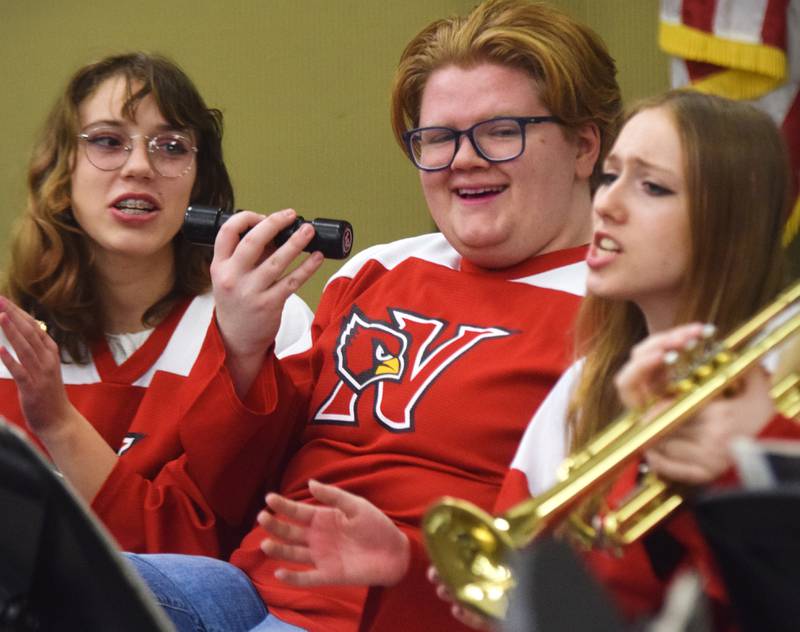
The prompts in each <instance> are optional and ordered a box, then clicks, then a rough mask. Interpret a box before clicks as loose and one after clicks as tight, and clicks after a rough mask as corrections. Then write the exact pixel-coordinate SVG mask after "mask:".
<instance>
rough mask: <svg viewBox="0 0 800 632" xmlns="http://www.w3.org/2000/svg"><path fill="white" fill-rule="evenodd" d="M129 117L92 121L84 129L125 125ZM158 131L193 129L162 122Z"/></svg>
mask: <svg viewBox="0 0 800 632" xmlns="http://www.w3.org/2000/svg"><path fill="white" fill-rule="evenodd" d="M126 121H128V119H100V120H97V121H92V122H91V123H89V124H88V125H85V126H84V127H83V129H88V128H90V127H102V126H106V127H124V126H125V122H126ZM156 131H157V132H181V133H183V134H190V133H191V130H189V128H186V127H175V126H174V125H170V124H169V123H161V124H159V125H156Z"/></svg>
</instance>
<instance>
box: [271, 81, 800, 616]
mask: <svg viewBox="0 0 800 632" xmlns="http://www.w3.org/2000/svg"><path fill="white" fill-rule="evenodd" d="M788 183H789V180H788V162H787V160H786V153H785V148H784V146H783V142H782V139H781V137H780V134H779V132H778V130H777V128H776V127H775V125H774V123H773V122H772V121H771V119H770V118H769V117H768V116H767V115H766V114H764V113H763V112H761V111H760V110H758V109H756V108H753V107H751V106H749V105H746V104H738V103H735V102H732V101H728V100H726V99H722V98H719V97H712V96H708V95H702V94H699V93H694V92H671V93H667V94H666V95H665V96H662V97H657V98H654V99H651V100H648V101H645V102H643V103H642V104H640V105H639V106H638V107H636V108H635V109H634V110H633V111H632V113H631V114H630V115H629V118H628V119H627V122H626V124H625V125H624V126H623V128H622V130H621V132H620V134H619V137H618V138H617V141H616V142H615V144H614V147H613V148H612V149H611V151H610V152H609V155H608V157H607V158H606V159H605V163H604V169H603V178H602V182H601V184H600V186H599V187H598V189H597V192H596V194H595V199H594V238H593V239H592V243H591V246H590V249H589V252H588V255H587V263H588V265H589V273H588V277H587V290H588V294H587V298H586V299H585V300H584V302H583V304H582V305H581V308H580V312H579V319H578V326H577V339H578V347H577V349H578V351H579V353H580V355H581V356H582V358H581V359H580V360H579V361H578V362H576V363H575V364H573V365H572V366H571V367H570V368H569V369H568V370H567V371H566V372H565V373H564V375H563V376H562V378H561V379H560V380H559V381H558V383H557V384H556V386H555V387H554V388H553V389H552V391H551V392H550V394H549V395H548V396H547V398H546V399H545V401H544V402H543V404H542V405H541V406H540V407H539V409H538V410H537V412H536V414H535V415H534V417H533V419H532V420H531V422H530V424H529V425H528V428H527V430H526V432H525V434H524V437H523V439H522V442H521V444H520V446H519V448H518V450H517V454H516V456H515V457H514V459H513V461H512V462H511V469H510V471H509V473H508V475H507V476H506V480H505V482H504V485H503V488H502V490H501V493H500V495H499V497H498V500H497V503H496V507H495V512H496V513H502V512H504V511H505V510H506V509H508V508H509V507H510V506H512V505H515V504H517V503H518V502H521V501H523V500H526V499H528V498H530V497H531V496H534V497H535V496H536V495H537V494H541V493H543V492H545V491H547V490H548V489H550V488H551V487H552V486H553V485H555V484H556V483H557V481H558V478H557V469H558V466H559V465H560V463H561V462H562V461H563V460H564V459H565V458H566V456H567V454H568V452H569V451H570V450H575V449H580V448H581V447H583V446H584V445H586V444H587V442H588V441H589V440H590V439H591V438H592V437H594V436H595V435H597V433H598V432H600V431H601V430H602V429H603V428H604V427H605V426H606V425H607V424H608V423H609V422H611V421H613V420H614V419H616V418H617V417H618V415H620V414H621V413H622V412H623V410H624V409H626V408H627V409H639V410H642V409H644V408H645V407H647V406H650V405H652V404H653V401H654V400H657V399H665V398H667V397H668V396H667V394H666V387H667V382H668V378H669V370H668V369H667V368H666V366H665V363H664V357H665V354H667V353H668V352H672V351H682V350H683V349H685V348H687V347H688V345H690V344H693V343H695V342H696V341H698V340H700V339H701V334H702V331H703V325H702V324H701V323H702V322H703V321H706V322H714V323H716V324H717V327H718V330H719V334H718V335H725V334H727V333H728V332H730V331H731V330H732V329H733V328H734V327H735V326H737V325H738V324H741V323H742V322H744V321H745V320H747V319H748V318H749V317H750V316H752V315H753V314H754V313H755V312H756V311H757V310H758V309H759V308H760V307H761V306H763V305H764V304H766V303H768V302H769V301H770V300H771V299H773V298H774V297H775V295H776V294H777V292H778V291H779V289H780V288H781V286H782V284H783V280H784V279H783V264H782V251H781V247H780V243H781V233H782V224H783V219H784V218H785V217H786V212H787V210H788V208H789V201H790V195H789V191H790V189H789V185H788ZM754 209H757V210H756V211H754ZM698 321H700V322H698ZM773 360H774V358H771V359H769V360H767V361H765V365H764V366H760V365H758V366H756V367H755V368H754V369H753V370H751V371H750V372H749V373H748V374H747V375H746V377H744V378H742V379H741V380H740V381H739V382H737V383H735V384H733V385H731V388H729V389H727V391H726V392H725V393H724V395H723V396H721V397H720V398H717V399H716V400H714V401H712V402H710V403H708V404H707V405H706V406H705V407H704V408H703V410H702V411H701V412H700V413H698V414H697V415H696V416H695V417H694V418H693V419H691V420H689V421H688V422H686V424H685V425H683V426H682V427H680V428H678V429H676V430H675V431H674V432H672V433H670V434H669V435H668V436H667V437H666V438H664V439H662V440H660V441H659V442H658V443H656V444H655V445H654V446H653V447H652V448H651V449H649V450H648V451H647V452H646V454H645V455H643V458H644V462H646V463H647V465H648V467H649V468H651V470H652V471H654V472H655V473H657V474H659V475H660V476H662V477H664V478H665V479H668V480H672V481H678V482H681V483H686V484H689V485H695V486H700V485H714V486H728V485H731V484H734V483H735V482H736V480H735V475H734V473H733V472H732V471H731V464H732V457H731V453H730V446H731V442H732V440H733V439H734V438H736V437H741V436H758V437H773V438H774V437H780V438H790V439H794V440H797V439H798V438H800V428H798V426H797V423H796V422H795V421H794V420H789V419H786V418H785V417H783V416H781V415H779V414H776V412H775V408H774V405H773V402H772V399H771V397H770V394H769V389H770V380H769V371H770V366H772V361H773ZM615 375H616V378H614V376H615ZM659 409H663V407H661V406H656V407H655V408H654V409H653V411H652V413H649V414H657V413H658V412H659ZM642 462H643V461H641V460H637V461H632V462H630V463H628V464H626V467H625V468H624V469H623V471H622V473H621V474H620V475H619V477H618V479H617V480H616V481H615V482H614V483H613V485H612V487H611V489H610V490H609V491H608V493H607V494H606V497H605V500H606V502H607V503H608V504H609V506H611V507H614V506H617V505H618V504H619V503H620V502H621V501H623V500H624V499H625V498H626V497H627V496H628V494H629V492H630V491H631V490H632V489H633V488H634V487H635V486H636V484H637V480H638V477H639V473H640V471H641V468H640V466H641V464H642ZM310 489H311V493H312V494H313V495H314V496H315V497H316V498H317V499H318V500H319V501H320V504H319V505H315V506H309V505H306V504H304V503H298V502H296V501H295V500H293V499H291V498H287V497H284V496H280V495H277V494H272V495H270V496H268V499H267V502H268V506H269V507H270V509H272V512H273V513H272V514H269V513H267V512H262V514H260V516H259V520H260V522H261V524H262V525H263V526H264V527H265V529H266V530H267V531H268V532H269V533H270V534H273V536H275V537H277V538H279V539H280V543H279V544H276V543H274V542H273V541H272V540H266V541H265V542H264V544H263V546H264V549H265V551H267V552H268V553H269V554H270V555H271V556H273V557H275V558H276V559H283V560H288V561H302V562H304V567H303V568H302V569H301V570H299V571H297V570H291V569H290V568H281V569H279V570H278V571H277V573H278V574H279V576H280V577H283V578H284V579H286V580H287V581H291V582H293V583H296V584H299V585H307V586H312V585H315V584H317V583H323V584H328V583H333V584H337V583H356V584H358V583H372V584H389V585H392V584H397V583H398V582H402V581H403V569H404V566H405V564H406V563H407V562H406V559H407V557H408V552H407V550H405V549H404V548H403V547H401V546H398V544H397V541H398V539H399V538H400V536H401V535H402V534H401V532H400V530H399V529H398V528H397V527H396V526H395V525H394V524H392V522H390V521H388V520H385V519H384V516H383V514H382V512H381V511H380V510H379V509H378V508H377V507H375V506H374V505H373V504H371V503H369V502H367V501H365V500H364V499H362V498H358V497H356V496H354V495H352V494H350V493H348V492H347V491H344V490H341V489H338V488H335V487H331V486H326V485H322V484H320V483H318V482H312V483H311V486H310ZM587 562H588V566H589V568H590V569H592V570H593V571H594V573H595V574H596V576H597V577H598V578H599V579H600V580H601V582H602V583H603V584H604V585H605V587H606V588H607V589H608V590H609V593H610V596H612V597H613V598H614V599H615V601H616V603H617V605H618V606H619V609H620V611H621V613H623V614H624V615H625V616H626V618H627V619H629V620H638V619H641V618H643V617H647V616H652V615H653V614H654V613H656V612H658V609H659V607H660V606H661V601H662V599H663V597H664V593H665V589H666V587H667V585H668V582H669V580H670V579H671V578H672V577H673V576H674V575H675V574H676V573H677V572H678V571H680V570H681V569H684V568H687V567H692V568H695V569H697V570H698V572H699V573H700V574H701V576H702V577H703V580H704V581H703V585H704V589H705V592H706V594H707V595H708V597H709V600H710V603H711V604H712V611H713V615H714V626H715V629H718V630H733V629H736V623H735V610H734V608H735V604H733V605H732V604H730V603H729V600H728V597H727V594H726V592H725V587H724V585H723V583H722V581H721V578H720V575H719V573H718V570H717V568H716V564H715V561H714V559H713V557H712V556H711V554H710V551H709V549H708V547H707V545H706V543H705V541H704V540H703V538H702V537H701V534H700V532H699V530H698V529H697V527H696V525H695V524H694V521H693V519H692V516H691V513H690V512H689V511H679V512H678V513H677V514H675V516H673V517H672V518H670V519H669V520H668V521H667V522H665V523H663V525H661V526H660V527H659V528H658V529H656V530H655V531H654V532H653V533H652V534H651V535H648V536H647V538H645V540H644V541H641V540H640V541H637V542H635V543H634V544H632V545H630V546H628V547H627V548H625V549H624V551H623V555H622V557H616V556H615V555H614V554H612V553H609V552H605V551H594V552H590V553H588V555H587ZM434 579H435V574H434ZM398 585H401V584H398ZM438 592H439V594H440V595H441V596H442V597H443V598H444V599H445V600H449V599H450V596H449V595H448V593H447V589H446V588H445V587H444V586H439V587H438ZM453 614H454V615H455V616H456V617H457V618H458V619H460V620H461V621H462V622H465V623H468V624H470V625H471V626H472V627H475V628H479V629H483V628H485V629H489V628H490V627H492V626H491V623H490V622H488V621H486V620H484V619H482V618H481V617H479V616H478V615H477V614H475V613H474V612H473V611H471V610H469V609H467V608H465V607H464V606H461V605H459V604H456V605H454V606H453ZM397 616H398V617H401V616H402V614H400V613H399V610H398V613H397ZM387 620H388V619H387ZM638 623H641V622H638ZM387 629H388V628H387Z"/></svg>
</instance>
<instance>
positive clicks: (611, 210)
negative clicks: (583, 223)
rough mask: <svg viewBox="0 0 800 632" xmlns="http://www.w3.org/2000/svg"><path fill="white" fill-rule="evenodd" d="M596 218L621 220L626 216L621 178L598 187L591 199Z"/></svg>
mask: <svg viewBox="0 0 800 632" xmlns="http://www.w3.org/2000/svg"><path fill="white" fill-rule="evenodd" d="M592 209H593V210H594V214H595V216H596V218H599V219H603V220H606V221H610V222H615V223H619V222H623V221H625V218H626V217H627V210H626V208H625V203H624V196H623V186H622V183H621V178H617V179H616V180H614V181H613V182H611V183H609V184H604V185H602V186H600V187H598V189H597V191H595V194H594V200H593V201H592Z"/></svg>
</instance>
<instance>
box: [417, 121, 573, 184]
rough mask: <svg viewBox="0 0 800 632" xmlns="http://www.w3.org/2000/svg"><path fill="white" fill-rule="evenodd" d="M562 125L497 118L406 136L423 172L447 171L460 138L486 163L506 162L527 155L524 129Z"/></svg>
mask: <svg viewBox="0 0 800 632" xmlns="http://www.w3.org/2000/svg"><path fill="white" fill-rule="evenodd" d="M541 123H561V120H560V119H559V118H558V117H557V116H498V117H495V118H491V119H488V120H486V121H480V122H478V123H475V125H473V126H472V127H469V128H467V129H453V128H452V127H418V128H416V129H411V130H408V131H407V132H406V133H405V134H403V140H404V141H405V144H406V150H407V151H408V155H409V157H410V158H411V161H412V162H413V163H414V165H415V166H416V167H417V168H418V169H422V170H423V171H441V170H442V169H447V168H448V167H449V166H450V165H451V164H452V163H453V160H454V159H455V157H456V153H458V148H459V146H460V144H461V137H462V136H466V137H467V138H469V142H470V143H472V147H473V148H474V149H475V153H477V154H478V155H479V156H480V157H481V158H483V159H484V160H488V161H489V162H507V161H509V160H514V158H518V157H519V156H521V155H522V152H524V151H525V127H526V126H527V125H539V124H541Z"/></svg>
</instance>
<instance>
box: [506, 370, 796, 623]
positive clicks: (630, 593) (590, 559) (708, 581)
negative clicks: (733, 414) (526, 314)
mask: <svg viewBox="0 0 800 632" xmlns="http://www.w3.org/2000/svg"><path fill="white" fill-rule="evenodd" d="M775 360H776V357H775V356H774V355H772V356H768V357H767V358H766V359H765V360H764V362H763V364H764V365H765V368H767V369H768V370H769V367H771V366H774V363H775ZM583 366H584V362H583V360H582V359H581V360H579V361H577V362H575V363H574V364H573V365H572V366H571V367H570V368H569V369H567V371H565V373H564V375H563V376H562V377H561V378H560V379H559V381H558V383H557V384H556V385H555V386H554V387H553V390H552V391H550V394H549V395H548V396H547V398H546V399H545V401H544V402H542V405H541V406H540V407H539V409H538V410H537V411H536V414H535V415H534V416H533V419H532V420H531V423H530V425H529V426H528V428H527V429H526V430H525V434H524V436H523V439H522V441H521V442H520V445H519V448H518V450H517V453H516V455H515V456H514V459H513V461H512V462H511V468H510V469H509V471H508V473H507V475H506V479H505V481H503V487H502V489H501V492H500V494H499V495H498V500H497V504H496V506H495V509H494V513H496V514H499V513H503V512H505V511H507V510H508V509H509V508H510V507H513V506H514V505H516V504H517V503H520V502H522V501H524V500H527V499H528V498H530V497H531V496H533V497H535V496H537V495H539V494H541V493H543V492H545V491H547V490H548V489H550V488H551V487H552V486H553V485H555V484H556V483H557V482H558V477H557V470H558V467H559V465H560V464H561V462H562V461H563V460H564V459H565V458H566V457H567V456H568V454H569V443H570V437H569V429H568V426H567V410H568V406H569V402H570V400H571V399H572V396H573V393H574V391H575V389H576V387H577V385H578V381H579V379H580V376H581V371H582V370H583ZM759 436H760V437H761V438H783V439H787V438H788V439H795V440H796V439H798V438H800V426H798V424H797V423H796V422H794V421H792V420H788V419H786V418H784V417H781V416H780V415H777V416H776V417H775V418H774V419H773V420H772V421H771V422H770V423H769V424H767V426H766V427H765V428H764V429H762V431H761V433H760V435H759ZM638 466H639V461H638V460H635V461H632V462H630V463H628V464H627V465H626V466H625V467H624V468H623V469H622V471H621V472H620V474H619V475H618V476H617V478H616V480H615V482H614V483H613V485H612V487H611V489H610V491H609V493H608V495H607V497H606V502H607V503H608V505H609V506H610V507H618V506H619V505H620V504H622V503H624V502H625V499H626V497H628V495H629V494H630V492H631V491H632V490H633V489H634V488H635V487H636V485H637V474H638ZM734 483H736V477H735V475H734V473H733V472H730V473H729V474H728V475H726V476H725V477H723V478H722V479H720V480H719V481H717V483H715V485H719V486H729V485H731V484H734ZM663 529H664V530H665V531H666V533H668V534H669V535H670V536H671V537H672V538H674V539H675V541H676V542H678V543H680V546H682V547H683V548H684V549H685V550H686V555H685V558H684V559H683V561H682V562H681V563H680V564H679V565H678V566H675V569H678V568H685V567H686V566H692V567H694V568H696V569H697V570H698V571H699V572H700V574H701V576H702V577H703V579H704V589H705V591H706V593H707V595H708V596H709V597H710V598H711V599H712V601H713V603H714V604H716V605H717V607H718V608H719V609H720V612H718V613H717V614H718V615H721V616H722V619H723V620H727V618H728V617H730V614H729V612H727V605H726V604H727V601H728V599H727V595H726V593H725V589H724V586H723V585H722V581H721V579H720V576H719V573H718V571H717V569H716V566H715V563H714V561H713V558H712V556H711V554H710V552H709V550H708V547H707V546H706V544H705V541H704V540H703V538H702V536H701V534H700V532H699V530H698V528H697V526H696V524H695V523H694V520H693V518H692V516H691V514H690V513H689V512H685V511H679V512H678V513H677V514H676V515H675V516H673V517H671V518H670V519H669V520H667V521H666V522H665V523H664V524H663ZM585 558H586V562H587V565H588V566H589V568H591V570H592V571H593V572H594V574H595V575H596V576H597V577H598V579H599V580H600V581H601V583H602V584H603V586H604V587H605V588H606V589H607V590H608V592H609V595H610V596H611V597H612V598H613V600H614V602H615V603H616V605H617V607H618V608H619V610H620V612H621V613H622V614H623V615H624V616H625V617H626V618H627V619H630V620H636V619H639V618H641V617H646V616H652V615H653V614H655V613H656V612H658V610H659V609H660V607H661V605H662V601H663V598H664V595H665V593H666V589H667V586H668V581H669V580H670V579H671V577H672V574H669V575H667V576H663V577H661V576H658V575H657V574H656V572H655V571H654V567H653V564H652V563H651V559H650V556H649V554H648V552H647V551H646V549H645V546H644V543H643V541H641V540H639V541H637V542H635V543H634V544H632V545H630V546H628V547H626V548H625V549H624V551H622V553H621V555H620V554H616V553H613V552H609V551H604V550H597V551H590V552H588V553H587V554H586V556H585ZM723 627H724V626H723Z"/></svg>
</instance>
